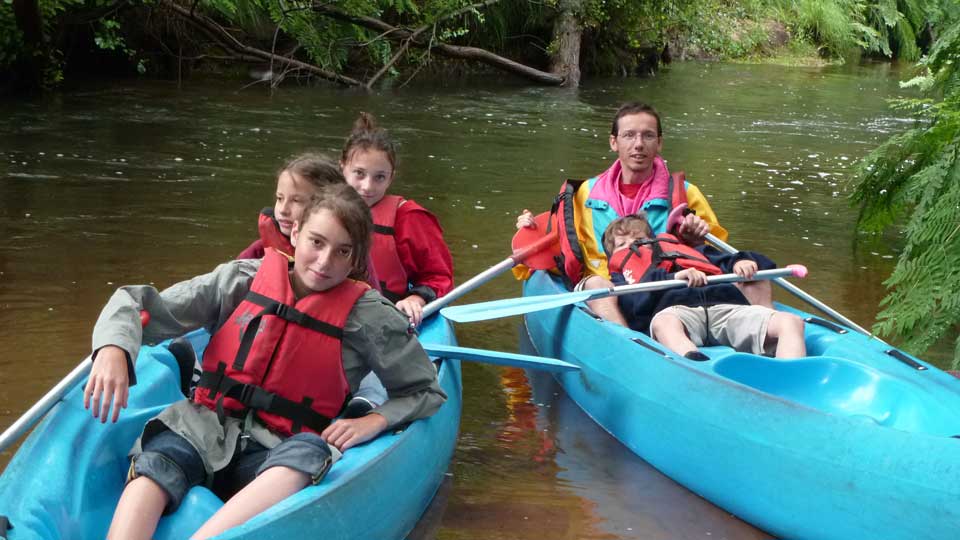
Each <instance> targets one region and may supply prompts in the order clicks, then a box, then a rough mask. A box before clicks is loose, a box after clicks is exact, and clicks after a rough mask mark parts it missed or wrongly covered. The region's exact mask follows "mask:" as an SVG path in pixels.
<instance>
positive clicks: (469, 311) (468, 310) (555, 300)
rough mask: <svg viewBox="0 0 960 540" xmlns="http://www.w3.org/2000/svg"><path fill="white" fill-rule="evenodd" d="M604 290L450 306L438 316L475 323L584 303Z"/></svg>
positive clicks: (604, 290)
mask: <svg viewBox="0 0 960 540" xmlns="http://www.w3.org/2000/svg"><path fill="white" fill-rule="evenodd" d="M606 291H607V290H606V289H591V290H588V291H580V292H572V293H560V294H544V295H540V296H524V297H522V298H508V299H506V300H494V301H492V302H481V303H479V304H466V305H462V306H452V307H448V308H443V309H441V310H440V314H441V315H443V316H444V317H446V318H448V319H450V320H451V321H453V322H458V323H465V322H475V321H486V320H489V319H497V318H500V317H510V316H513V315H523V314H524V313H530V312H531V311H541V310H545V309H553V308H558V307H563V306H569V305H570V304H576V303H577V302H585V301H587V300H590V299H591V298H593V297H595V296H598V295H600V294H603V293H605V292H606Z"/></svg>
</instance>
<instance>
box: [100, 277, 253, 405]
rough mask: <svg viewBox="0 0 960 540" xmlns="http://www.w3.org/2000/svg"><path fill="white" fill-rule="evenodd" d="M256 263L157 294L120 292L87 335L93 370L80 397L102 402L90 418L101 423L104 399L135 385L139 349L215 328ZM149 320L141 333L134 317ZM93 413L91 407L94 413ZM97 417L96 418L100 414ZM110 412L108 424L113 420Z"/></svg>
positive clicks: (137, 288)
mask: <svg viewBox="0 0 960 540" xmlns="http://www.w3.org/2000/svg"><path fill="white" fill-rule="evenodd" d="M259 265H260V262H259V261H238V262H233V263H227V264H223V265H220V266H219V267H217V269H216V270H214V271H213V272H211V273H209V274H204V275H202V276H198V277H195V278H193V279H191V280H188V281H183V282H180V283H177V284H176V285H173V286H172V287H170V288H168V289H165V290H164V291H163V292H158V291H157V289H155V288H154V287H152V286H149V285H132V286H126V287H120V288H119V289H117V291H116V292H115V293H114V294H113V296H112V297H111V298H110V300H109V301H108V302H107V305H106V306H104V308H103V310H102V311H101V312H100V317H99V318H98V319H97V324H96V326H95V327H94V329H93V351H94V352H93V355H92V358H93V369H92V370H91V373H90V379H89V381H88V383H87V387H86V389H85V392H84V400H85V403H88V402H89V400H90V399H91V398H92V399H93V403H94V405H95V406H96V405H99V404H100V403H101V397H103V398H104V401H105V402H104V403H103V406H104V407H105V408H106V409H105V410H103V411H96V410H95V412H96V413H98V414H96V416H100V417H101V419H102V420H106V417H107V413H108V412H109V406H110V396H111V394H112V395H113V396H114V400H115V401H117V403H116V405H115V407H120V406H123V404H124V403H125V401H126V400H125V398H124V399H123V400H118V399H117V397H119V394H117V393H116V392H117V391H118V390H122V391H123V392H125V388H127V387H129V386H131V385H133V384H136V375H135V372H134V361H135V360H136V358H137V354H138V353H139V351H140V344H141V342H143V343H156V342H159V341H162V340H164V339H167V338H171V337H176V336H179V335H181V334H184V333H186V332H188V331H190V330H194V329H197V328H201V327H207V329H208V330H210V331H211V332H212V331H213V329H215V328H218V327H219V326H220V325H222V324H223V322H225V321H226V318H227V317H229V316H230V314H231V313H232V312H233V310H234V309H235V308H236V306H238V305H239V304H240V302H241V301H242V300H243V297H244V295H245V294H246V292H247V291H248V290H249V288H250V282H251V281H252V279H253V275H254V274H255V273H256V270H257V268H258V267H259ZM141 310H146V311H147V312H148V313H149V314H150V323H149V324H148V325H147V326H146V327H145V328H142V327H141V324H140V311H141ZM95 408H96V407H95ZM100 413H102V414H100ZM117 415H118V412H117V411H116V410H115V411H114V415H113V418H114V420H116V418H117Z"/></svg>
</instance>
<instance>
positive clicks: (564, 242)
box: [547, 171, 687, 288]
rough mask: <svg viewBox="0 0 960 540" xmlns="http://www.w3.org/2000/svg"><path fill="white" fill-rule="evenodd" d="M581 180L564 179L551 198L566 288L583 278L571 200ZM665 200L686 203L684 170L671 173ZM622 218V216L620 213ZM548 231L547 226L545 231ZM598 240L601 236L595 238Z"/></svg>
mask: <svg viewBox="0 0 960 540" xmlns="http://www.w3.org/2000/svg"><path fill="white" fill-rule="evenodd" d="M583 182H584V180H567V181H566V182H564V183H563V185H562V186H560V193H559V194H557V197H556V199H554V202H553V207H552V208H551V209H550V226H551V227H558V232H559V233H560V254H559V255H557V256H556V257H555V259H556V260H557V269H558V270H559V271H560V275H561V276H563V277H564V281H566V283H567V287H568V288H573V286H574V285H576V284H577V283H579V282H580V280H581V279H582V278H583V265H584V257H583V250H582V249H580V239H579V237H578V236H577V227H576V224H575V221H574V217H573V216H574V211H575V208H574V204H573V199H574V196H575V195H576V193H577V190H578V189H580V185H581V184H583ZM667 200H668V201H669V203H670V208H669V209H668V210H667V213H668V214H669V212H670V210H673V209H674V208H676V207H678V206H680V205H681V204H684V205H685V204H687V184H686V173H684V172H683V171H677V172H675V173H672V174H671V175H670V180H669V181H668V183H667ZM619 217H623V216H619ZM547 232H549V229H548V230H547ZM597 242H598V243H601V242H602V239H600V238H597Z"/></svg>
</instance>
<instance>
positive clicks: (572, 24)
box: [550, 0, 583, 88]
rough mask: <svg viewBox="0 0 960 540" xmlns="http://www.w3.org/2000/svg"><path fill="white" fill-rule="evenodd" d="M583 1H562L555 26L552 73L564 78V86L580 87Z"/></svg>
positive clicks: (551, 62) (551, 63)
mask: <svg viewBox="0 0 960 540" xmlns="http://www.w3.org/2000/svg"><path fill="white" fill-rule="evenodd" d="M582 7H583V0H560V5H559V8H560V14H559V15H558V16H557V20H556V21H555V22H554V25H553V43H554V46H555V48H556V52H554V53H553V55H552V57H551V58H550V73H553V74H554V75H557V76H559V77H563V79H564V82H563V86H567V87H570V88H576V87H577V86H580V38H581V35H582V34H583V25H582V24H581V22H580V10H581V8H582Z"/></svg>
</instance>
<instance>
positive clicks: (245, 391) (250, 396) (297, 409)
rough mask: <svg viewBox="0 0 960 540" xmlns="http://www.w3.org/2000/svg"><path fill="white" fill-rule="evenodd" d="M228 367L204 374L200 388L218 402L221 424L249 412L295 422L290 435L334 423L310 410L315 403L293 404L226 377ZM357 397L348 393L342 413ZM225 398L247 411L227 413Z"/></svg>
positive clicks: (253, 386)
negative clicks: (354, 397) (352, 399)
mask: <svg viewBox="0 0 960 540" xmlns="http://www.w3.org/2000/svg"><path fill="white" fill-rule="evenodd" d="M226 369H227V365H226V364H225V363H223V362H220V363H219V364H217V370H216V371H204V372H203V375H201V376H200V382H199V383H198V384H197V387H198V388H206V389H208V390H210V394H211V395H213V396H215V395H217V394H221V395H220V397H219V398H217V417H218V418H219V419H220V423H221V424H223V423H224V422H226V418H227V416H228V415H229V416H234V417H242V416H243V415H244V414H246V409H254V410H258V411H263V412H265V413H269V414H275V415H277V416H282V417H283V418H286V419H288V420H290V421H291V422H293V425H292V426H291V427H290V431H292V432H293V433H299V432H300V431H302V430H303V426H306V427H308V428H310V429H312V430H314V431H316V432H317V433H320V432H322V431H323V430H324V429H326V428H327V426H329V425H330V422H331V421H332V419H331V418H328V417H327V416H324V415H322V414H320V413H318V412H317V411H314V410H313V409H311V408H310V405H311V404H312V403H313V399H312V398H309V397H305V398H303V400H302V401H300V402H297V401H292V400H289V399H287V398H285V397H283V396H281V395H279V394H275V393H273V392H269V391H267V390H264V389H263V388H261V387H260V386H257V385H255V384H246V383H242V382H240V381H238V380H236V379H234V378H232V377H229V376H227V374H226ZM352 397H353V396H352V395H351V394H350V393H349V392H348V393H347V396H346V398H344V400H343V403H342V404H341V405H340V412H339V413H338V414H340V413H342V412H343V410H344V409H345V408H346V406H347V403H349V402H350V399H351V398H352ZM224 398H232V399H235V400H237V401H239V402H240V403H242V404H243V406H244V407H245V408H246V409H244V410H243V411H227V410H225V409H224V408H223V400H224Z"/></svg>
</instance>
